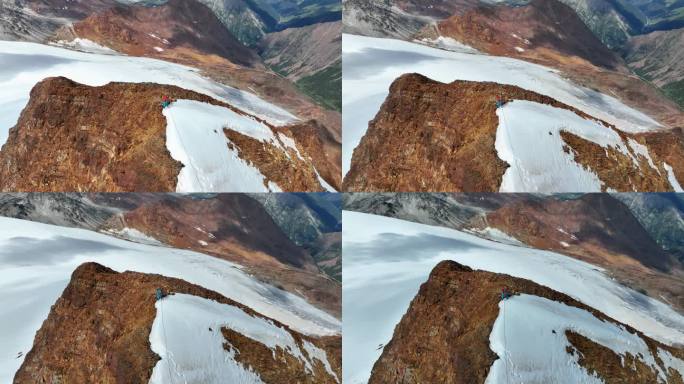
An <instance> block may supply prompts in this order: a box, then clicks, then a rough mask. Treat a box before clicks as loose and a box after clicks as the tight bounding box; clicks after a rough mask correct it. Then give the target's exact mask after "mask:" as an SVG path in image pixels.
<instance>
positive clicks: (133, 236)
mask: <svg viewBox="0 0 684 384" xmlns="http://www.w3.org/2000/svg"><path fill="white" fill-rule="evenodd" d="M103 233H105V234H107V235H111V236H114V237H118V238H120V239H124V240H129V241H133V242H136V243H140V244H148V245H160V246H161V245H164V244H163V243H162V242H161V241H159V240H157V239H155V238H154V237H152V236H148V235H146V234H144V233H142V232H140V231H139V230H137V229H135V228H128V227H126V228H122V229H108V230H104V231H103Z"/></svg>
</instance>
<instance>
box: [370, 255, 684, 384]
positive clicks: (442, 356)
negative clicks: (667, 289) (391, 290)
mask: <svg viewBox="0 0 684 384" xmlns="http://www.w3.org/2000/svg"><path fill="white" fill-rule="evenodd" d="M502 287H508V288H509V290H510V291H511V292H515V293H516V294H518V293H524V294H529V295H535V296H540V297H543V298H546V299H549V300H553V301H557V302H561V303H565V304H566V305H569V306H572V307H577V308H581V309H584V310H586V311H589V312H591V313H592V314H593V315H594V316H596V317H598V318H599V319H601V320H603V321H606V322H611V323H614V324H618V325H620V326H622V327H624V328H625V329H627V330H628V331H629V332H632V333H636V334H638V335H639V337H641V338H642V339H643V340H644V342H645V343H646V344H647V345H648V346H649V348H650V349H651V350H655V349H656V348H661V349H664V350H667V351H669V352H670V353H672V354H673V355H675V356H679V357H680V358H681V357H684V350H682V349H676V348H672V347H669V346H665V345H663V344H661V343H659V342H657V341H655V340H653V339H650V338H648V337H646V336H644V335H643V334H641V333H640V332H639V331H636V330H634V329H633V328H631V327H629V326H627V325H624V324H620V323H619V322H618V321H616V320H614V319H611V318H609V317H607V316H605V315H604V314H602V313H601V312H599V311H596V310H594V309H592V308H590V307H587V306H586V305H584V304H582V303H580V302H578V301H576V300H574V299H572V298H570V297H569V296H567V295H564V294H562V293H559V292H556V291H554V290H551V289H549V288H547V287H544V286H541V285H538V284H536V283H534V282H532V281H529V280H524V279H519V278H515V277H512V276H508V275H503V274H496V273H491V272H484V271H474V270H472V269H470V268H468V267H465V266H463V265H460V264H458V263H456V262H453V261H442V262H441V263H439V264H438V265H437V266H436V267H435V268H434V269H433V271H432V272H431V274H430V277H429V278H428V280H427V282H425V283H424V284H423V285H422V286H421V287H420V290H419V292H418V294H417V295H416V297H415V298H414V299H413V301H412V302H411V305H410V307H409V309H408V311H407V312H406V314H405V315H404V316H403V317H402V319H401V321H400V322H399V324H398V325H397V326H396V328H395V330H394V335H393V337H392V340H391V341H390V342H389V343H388V344H387V345H386V346H385V347H384V349H383V352H382V355H381V356H380V358H379V359H378V361H377V362H376V363H375V365H374V366H373V370H372V373H371V377H370V380H369V383H370V384H379V383H404V384H412V383H447V384H455V383H484V381H485V378H486V377H487V374H488V373H489V369H490V367H491V366H492V364H493V363H494V361H495V360H496V359H497V356H496V354H494V352H492V351H491V350H490V348H489V336H490V334H491V331H492V327H493V325H494V321H495V320H496V318H497V317H498V316H499V307H498V305H499V301H500V293H501V289H502ZM569 340H570V341H571V343H572V345H573V346H574V347H575V348H577V349H578V350H580V351H581V353H582V359H581V360H580V365H582V366H584V367H585V368H587V369H592V367H593V363H595V362H596V361H597V359H606V360H601V362H602V364H603V363H605V362H606V361H607V360H608V358H610V359H616V358H617V359H619V356H618V355H615V354H614V353H613V352H612V351H606V350H605V348H603V347H601V346H600V345H598V344H596V343H593V342H591V343H583V342H580V341H579V340H578V339H577V338H574V337H572V336H569ZM568 353H570V352H568ZM607 353H608V354H607ZM658 364H662V362H659V363H658ZM606 367H610V371H608V370H607V368H606ZM596 371H597V374H599V375H600V377H602V378H603V379H605V380H607V382H614V383H618V382H620V383H643V382H648V381H649V380H648V378H652V377H653V376H654V374H655V373H654V372H653V371H652V370H647V371H642V372H641V373H640V374H635V372H634V371H633V370H632V369H631V365H629V364H620V365H612V364H611V365H602V367H601V368H599V369H597V370H596ZM669 379H671V380H672V382H673V383H677V382H678V381H677V379H678V374H677V373H676V372H670V377H669ZM679 379H680V380H681V377H679Z"/></svg>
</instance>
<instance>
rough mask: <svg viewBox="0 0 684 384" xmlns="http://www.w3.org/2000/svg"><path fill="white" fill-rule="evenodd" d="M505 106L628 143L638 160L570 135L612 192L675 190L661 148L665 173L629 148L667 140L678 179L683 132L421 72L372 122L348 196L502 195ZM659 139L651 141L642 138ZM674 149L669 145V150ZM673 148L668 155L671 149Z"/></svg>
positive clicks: (400, 86)
mask: <svg viewBox="0 0 684 384" xmlns="http://www.w3.org/2000/svg"><path fill="white" fill-rule="evenodd" d="M499 95H500V96H501V97H502V98H504V99H505V100H527V101H533V102H537V103H542V104H546V105H550V106H553V107H556V108H563V109H566V110H569V111H572V112H574V113H576V114H577V115H579V116H581V117H583V118H586V119H592V120H597V121H599V122H600V123H601V124H603V125H604V126H605V127H606V129H612V130H614V131H616V132H618V134H620V136H621V137H622V139H623V143H624V146H625V147H627V148H629V151H630V152H631V153H632V155H634V156H635V157H636V158H637V159H638V161H639V163H640V168H637V166H636V165H635V164H634V162H633V161H632V160H631V158H630V157H629V156H627V155H624V154H622V153H620V152H618V151H617V150H609V154H608V155H606V151H605V150H604V149H603V148H601V147H599V146H597V145H594V144H593V143H590V142H588V141H586V140H583V139H580V138H578V137H576V136H574V135H570V134H569V133H567V132H563V138H564V139H566V144H567V145H568V151H569V152H570V151H572V152H573V153H574V154H575V156H576V159H577V161H578V163H579V164H581V165H583V166H584V167H586V168H588V169H590V170H592V171H593V172H595V173H596V174H598V175H599V176H600V177H601V179H602V181H603V182H604V184H605V185H606V187H610V188H613V189H615V190H618V191H633V190H639V191H671V190H672V187H671V185H670V183H669V181H668V179H667V173H666V171H665V169H664V167H663V165H662V161H661V160H660V157H659V151H658V150H657V149H656V148H655V146H654V150H653V151H649V152H650V153H651V157H652V158H653V160H654V162H655V163H656V166H657V167H658V170H656V169H653V168H651V167H650V166H649V165H648V162H647V160H646V158H644V157H643V156H640V155H637V154H636V153H634V152H633V151H632V149H631V148H630V147H629V146H628V145H627V140H628V139H629V138H633V139H634V140H636V141H638V142H641V143H643V144H644V145H646V146H647V147H650V146H651V145H652V144H651V142H655V141H657V139H655V138H656V137H661V136H662V139H660V141H659V142H660V143H662V147H663V149H660V152H665V151H668V152H667V153H668V156H670V157H668V158H669V159H670V160H671V162H672V164H670V165H671V166H673V167H676V168H675V169H678V173H681V172H684V171H681V170H679V169H682V168H684V167H680V164H682V165H683V166H684V163H681V160H684V157H681V156H684V151H683V152H682V155H678V156H680V157H681V158H680V157H676V156H677V155H673V153H675V154H676V153H677V150H678V149H679V147H680V146H683V145H684V137H683V136H682V134H681V132H680V133H679V134H677V133H676V132H677V131H662V132H657V133H651V134H640V135H636V134H635V135H631V134H627V133H624V132H621V131H618V130H617V129H616V128H615V127H614V126H613V125H611V124H609V123H607V122H605V121H602V120H600V119H596V118H594V117H592V116H590V115H588V114H586V113H584V112H582V111H580V110H578V109H576V108H573V107H571V106H568V105H566V104H563V103H561V102H559V101H557V100H555V99H552V98H550V97H547V96H544V95H540V94H538V93H535V92H532V91H528V90H525V89H522V88H519V87H516V86H510V85H503V84H496V83H487V82H469V81H454V82H452V83H450V84H444V83H440V82H437V81H434V80H431V79H428V78H426V77H424V76H422V75H418V74H407V75H403V76H401V77H399V78H398V79H396V80H395V81H394V83H393V84H392V86H391V87H390V92H389V95H388V96H387V99H386V100H385V102H384V103H383V105H382V107H381V108H380V111H379V112H378V114H377V115H376V116H375V118H374V119H373V120H372V121H371V122H370V123H369V125H368V130H367V131H366V134H365V136H364V137H363V138H362V139H361V142H360V144H359V146H358V147H357V148H356V149H354V154H353V157H352V163H351V168H350V170H349V173H348V174H347V176H345V179H344V183H343V188H344V189H345V190H347V191H357V192H376V191H401V192H418V191H420V192H423V191H424V192H435V191H443V192H496V191H498V190H499V186H500V184H501V178H502V176H503V174H504V172H505V170H506V168H507V166H508V165H507V164H506V163H505V162H503V161H502V160H501V159H499V157H498V155H497V153H496V149H495V141H496V130H497V127H498V125H499V118H498V116H497V115H496V105H495V100H496V98H497V96H499ZM646 135H651V136H647V137H651V138H652V139H651V142H649V140H648V139H646V138H642V137H641V136H646ZM665 143H669V147H665V145H666V144H665ZM665 148H667V149H665Z"/></svg>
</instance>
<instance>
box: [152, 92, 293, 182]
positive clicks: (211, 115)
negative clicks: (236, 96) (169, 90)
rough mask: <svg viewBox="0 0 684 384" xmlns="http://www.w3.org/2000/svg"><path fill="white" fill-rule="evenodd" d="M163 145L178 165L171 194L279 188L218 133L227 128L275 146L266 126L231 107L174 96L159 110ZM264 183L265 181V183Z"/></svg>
mask: <svg viewBox="0 0 684 384" xmlns="http://www.w3.org/2000/svg"><path fill="white" fill-rule="evenodd" d="M162 113H163V114H164V116H165V117H166V121H167V126H166V147H167V148H168V150H169V152H170V153H171V157H173V158H174V159H175V160H178V161H180V162H181V163H183V165H184V167H183V169H181V171H180V173H179V174H178V183H177V184H176V192H225V191H230V192H280V191H281V189H280V187H278V185H277V184H275V183H274V182H271V181H269V182H268V183H264V180H266V177H265V176H264V175H263V174H261V172H260V171H259V169H258V168H256V167H255V166H253V165H251V164H249V163H248V162H246V161H245V160H243V159H241V158H240V157H239V155H238V151H237V148H231V147H229V143H230V141H229V140H228V138H227V137H226V135H225V134H224V133H223V128H229V129H232V130H235V131H237V132H240V133H242V134H245V135H247V136H250V137H252V138H254V139H256V140H259V141H263V142H268V143H269V144H273V145H276V146H279V144H278V142H277V141H276V140H275V136H274V135H273V132H272V131H271V129H270V128H269V127H267V126H266V125H264V124H261V123H260V122H258V121H256V120H254V119H253V118H251V117H248V116H243V115H240V114H237V113H235V112H233V111H232V110H230V109H228V108H225V107H220V106H216V105H212V104H208V103H203V102H199V101H193V100H178V101H176V102H174V103H173V104H171V105H170V106H169V107H167V108H165V109H164V110H163V112H162ZM265 184H266V185H265Z"/></svg>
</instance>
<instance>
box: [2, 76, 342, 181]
mask: <svg viewBox="0 0 684 384" xmlns="http://www.w3.org/2000/svg"><path fill="white" fill-rule="evenodd" d="M162 95H167V96H169V97H171V98H174V99H189V100H197V101H202V102H207V103H211V104H215V105H219V106H222V107H226V108H230V109H232V110H234V111H236V112H238V113H240V114H245V113H244V112H242V111H239V110H237V109H235V108H234V107H232V106H230V105H228V104H225V103H222V102H219V101H217V100H214V99H212V98H210V97H208V96H205V95H202V94H199V93H196V92H192V91H188V90H185V89H182V88H178V87H174V86H168V85H159V84H148V83H142V84H140V83H110V84H107V85H105V86H101V87H89V86H86V85H81V84H77V83H75V82H72V81H70V80H68V79H65V78H49V79H46V80H44V81H42V82H40V83H38V84H37V85H36V86H35V87H34V89H33V90H32V91H31V99H30V101H29V104H28V105H27V107H26V108H25V109H24V111H23V112H22V114H21V116H20V118H19V121H18V123H17V125H16V126H15V127H14V128H12V129H11V130H10V133H9V138H8V140H7V142H6V144H5V145H4V146H3V147H2V149H0V190H2V191H35V192H39V191H52V192H59V191H88V192H122V191H125V192H136V191H146V192H172V191H175V190H176V183H177V177H178V174H179V172H180V170H181V168H182V164H181V163H179V162H178V161H176V160H174V159H173V158H172V157H171V154H170V153H169V151H168V150H167V148H166V125H167V123H166V118H165V117H164V116H163V115H162V108H161V106H160V100H161V97H162ZM264 124H266V123H264ZM266 125H268V124H266ZM269 127H270V128H271V129H272V130H274V131H275V130H276V128H275V127H271V126H269ZM283 133H284V134H285V135H288V131H284V132H283ZM226 134H227V136H228V137H230V138H232V137H231V135H232V136H236V137H238V138H239V139H244V140H238V139H236V143H233V145H235V146H237V147H238V149H239V151H240V157H241V158H243V159H245V160H246V161H248V162H250V163H252V164H254V166H256V167H257V168H260V169H263V170H264V172H265V173H266V174H268V175H270V176H271V177H272V178H273V179H272V180H273V181H276V182H278V183H279V185H281V186H282V189H283V190H285V191H322V190H324V189H323V187H322V186H321V183H320V181H319V180H318V177H317V175H316V172H315V169H314V166H313V162H314V160H313V159H312V157H313V158H314V159H319V157H320V153H318V151H321V150H324V149H326V148H322V147H321V146H322V145H325V143H323V144H321V143H317V144H318V146H315V145H314V146H311V145H308V146H305V145H304V144H306V142H303V144H300V145H299V146H298V148H299V152H300V154H301V155H302V158H301V159H300V158H299V156H297V154H296V151H294V150H292V149H288V150H287V153H286V152H285V151H284V150H279V149H278V148H277V147H275V146H270V147H269V146H267V145H265V144H264V145H262V143H255V142H254V140H250V138H246V137H244V135H239V134H238V133H237V132H234V131H232V130H226ZM309 149H310V150H312V151H315V152H314V153H315V154H314V155H313V156H310V155H309V154H308V153H307V152H306V151H307V150H309ZM226 150H228V149H226ZM323 160H327V162H326V163H323V162H322V161H319V162H318V163H319V164H321V165H322V166H323V167H325V168H324V169H329V168H332V167H333V166H332V165H331V164H334V161H335V160H334V159H332V160H330V159H327V158H326V159H323ZM331 173H332V172H331V171H329V170H328V171H327V172H326V175H327V177H331V178H332V176H333V175H332V174H331ZM331 180H332V181H334V179H331Z"/></svg>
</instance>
